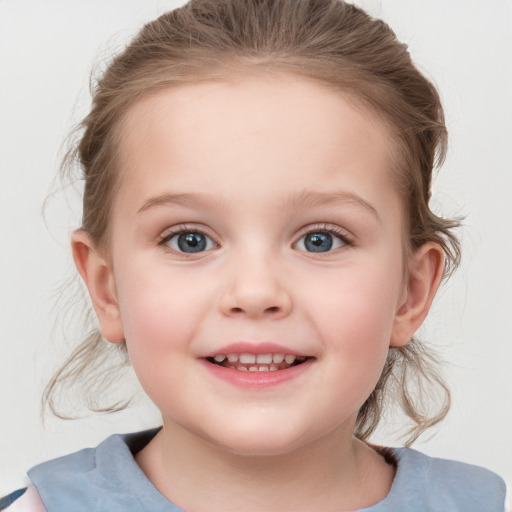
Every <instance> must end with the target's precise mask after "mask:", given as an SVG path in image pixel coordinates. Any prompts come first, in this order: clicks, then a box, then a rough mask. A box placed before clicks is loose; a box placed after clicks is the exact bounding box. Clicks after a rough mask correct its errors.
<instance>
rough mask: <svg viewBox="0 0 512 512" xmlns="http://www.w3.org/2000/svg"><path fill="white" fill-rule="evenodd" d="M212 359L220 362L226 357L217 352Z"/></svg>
mask: <svg viewBox="0 0 512 512" xmlns="http://www.w3.org/2000/svg"><path fill="white" fill-rule="evenodd" d="M213 359H214V360H215V361H217V363H222V361H224V359H226V356H225V355H224V354H217V355H216V356H215V357H214V358H213Z"/></svg>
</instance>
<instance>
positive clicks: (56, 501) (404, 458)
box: [28, 429, 505, 512]
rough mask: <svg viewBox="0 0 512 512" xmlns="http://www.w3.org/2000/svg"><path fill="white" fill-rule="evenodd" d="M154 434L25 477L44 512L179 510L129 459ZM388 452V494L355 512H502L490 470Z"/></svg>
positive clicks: (111, 443)
mask: <svg viewBox="0 0 512 512" xmlns="http://www.w3.org/2000/svg"><path fill="white" fill-rule="evenodd" d="M157 432H158V429H154V430H148V431H145V432H139V433H135V434H124V435H113V436H110V437H109V438H107V439H106V440H105V441H103V442H102V443H101V444H100V445H99V446H98V447H97V448H86V449H85V450H81V451H79V452H76V453H73V454H71V455H66V456H64V457H60V458H57V459H54V460H51V461H48V462H45V463H43V464H40V465H38V466H36V467H34V468H33V469H31V470H30V471H29V472H28V475H29V478H30V480H31V481H32V483H33V484H34V486H35V487H36V489H37V491H38V492H39V495H40V496H41V499H42V501H43V503H44V505H45V507H46V509H47V511H48V512H70V511H73V512H127V511H129V512H184V511H183V509H181V508H179V507H178V506H177V505H174V504H173V503H171V502H170V501H169V500H168V499H167V498H165V497H164V496H163V495H162V494H160V493H159V492H158V490H157V489H156V488H155V487H154V486H153V484H152V483H151V482H150V481H149V480H148V479H147V478H146V476H145V475H144V473H143V472H142V470H141V469H140V468H139V466H138V465H137V463H136V462H135V459H134V458H133V454H135V453H137V452H138V451H139V450H141V449H142V448H143V447H144V446H145V445H146V444H147V443H148V442H149V441H150V440H151V439H152V438H153V437H154V436H155V435H156V433H157ZM391 451H392V454H393V455H394V457H395V458H396V460H397V472H396V476H395V479H394V481H393V485H392V488H391V491H390V492H389V494H388V496H386V498H384V499H383V500H382V501H380V502H379V503H377V504H376V505H373V506H371V507H368V508H364V509H361V512H363V511H364V512H401V511H406V512H408V511H414V512H459V511H460V512H503V510H504V502H505V483H504V482H503V480H502V479H501V478H500V477H498V476H497V475H495V474H494V473H492V472H491V471H488V470H486V469H483V468H480V467H478V466H473V465H469V464H463V463H460V462H455V461H451V460H445V459H438V458H432V457H428V456H427V455H424V454H422V453H420V452H418V451H416V450H413V449H411V448H393V449H391ZM283 512H284V510H283Z"/></svg>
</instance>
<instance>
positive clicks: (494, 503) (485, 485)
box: [392, 448, 505, 512]
mask: <svg viewBox="0 0 512 512" xmlns="http://www.w3.org/2000/svg"><path fill="white" fill-rule="evenodd" d="M393 453H394V455H395V457H396V458H397V460H398V470H397V474H396V477H395V483H394V484H393V488H392V492H395V493H396V494H400V495H402V499H403V498H404V496H406V497H407V500H408V503H409V502H410V504H411V505H413V504H414V503H415V507H414V510H417V511H419V510H425V511H427V510H428V511H430V510H432V511H438V510H439V511H441V510H450V511H454V512H455V511H461V512H482V511H485V512H503V510H504V504H505V482H504V481H503V480H502V479H501V478H500V477H499V476H498V475H496V474H495V473H493V472H492V471H489V470H487V469H484V468H482V467H479V466H474V465H471V464H465V463H462V462H456V461H453V460H447V459H439V458H435V457H429V456H427V455H425V454H423V453H420V452H418V451H416V450H413V449H411V448H397V449H394V450H393Z"/></svg>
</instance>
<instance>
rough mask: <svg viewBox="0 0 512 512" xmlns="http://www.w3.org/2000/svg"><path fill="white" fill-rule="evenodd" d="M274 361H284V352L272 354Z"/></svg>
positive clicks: (277, 362)
mask: <svg viewBox="0 0 512 512" xmlns="http://www.w3.org/2000/svg"><path fill="white" fill-rule="evenodd" d="M272 361H274V363H276V364H279V363H282V362H283V361H284V354H274V355H273V356H272Z"/></svg>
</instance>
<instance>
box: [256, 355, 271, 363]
mask: <svg viewBox="0 0 512 512" xmlns="http://www.w3.org/2000/svg"><path fill="white" fill-rule="evenodd" d="M256 362H257V363H259V364H270V363H271V362H272V354H258V355H257V356H256Z"/></svg>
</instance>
